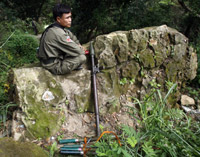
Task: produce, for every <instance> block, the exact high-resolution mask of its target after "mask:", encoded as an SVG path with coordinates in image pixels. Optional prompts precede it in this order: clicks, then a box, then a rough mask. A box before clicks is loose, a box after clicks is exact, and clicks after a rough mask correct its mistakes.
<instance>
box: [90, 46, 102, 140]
mask: <svg viewBox="0 0 200 157" xmlns="http://www.w3.org/2000/svg"><path fill="white" fill-rule="evenodd" d="M90 55H91V60H92V82H93V90H94V103H95V106H94V107H95V116H96V127H97V130H96V134H97V137H99V136H100V128H99V106H98V95H97V84H96V73H97V72H99V68H98V67H97V66H96V65H95V63H94V56H95V54H94V48H93V42H91V43H90Z"/></svg>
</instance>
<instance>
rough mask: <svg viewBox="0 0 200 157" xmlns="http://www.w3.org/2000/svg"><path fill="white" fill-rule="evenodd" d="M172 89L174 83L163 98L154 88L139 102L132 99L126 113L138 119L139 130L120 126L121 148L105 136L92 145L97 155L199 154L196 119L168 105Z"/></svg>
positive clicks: (115, 156) (199, 144)
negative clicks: (95, 148)
mask: <svg viewBox="0 0 200 157" xmlns="http://www.w3.org/2000/svg"><path fill="white" fill-rule="evenodd" d="M175 88H176V84H174V85H173V86H172V87H171V88H170V89H169V92H168V93H167V94H166V96H164V97H162V96H161V92H160V90H159V89H157V90H152V92H151V93H150V94H149V95H146V96H145V97H144V99H143V100H142V101H139V100H138V99H135V98H133V100H134V103H133V107H129V113H130V115H132V116H133V117H135V119H136V120H137V123H138V124H139V125H138V126H139V127H138V129H134V128H132V127H128V126H125V125H124V126H122V128H121V132H122V134H121V135H120V139H121V143H122V146H121V147H120V146H119V144H118V143H117V141H115V140H112V139H111V138H110V136H108V135H106V136H105V137H104V139H103V140H101V141H100V142H97V143H96V144H95V146H96V147H98V148H97V150H96V153H97V154H98V156H113V157H118V156H119V157H120V156H125V157H129V156H130V157H133V156H141V157H142V156H151V157H152V156H155V157H156V156H158V157H160V156H163V157H165V156H173V157H176V156H199V155H200V151H199V148H200V139H199V138H198V137H199V135H200V132H199V130H200V126H199V124H198V122H196V121H194V120H192V119H191V118H190V117H188V116H187V115H186V114H185V113H184V112H183V111H182V110H180V109H176V108H170V107H169V106H168V105H167V98H168V96H170V94H173V92H175V90H176V89H175ZM136 105H138V106H139V107H136ZM135 115H138V116H135Z"/></svg>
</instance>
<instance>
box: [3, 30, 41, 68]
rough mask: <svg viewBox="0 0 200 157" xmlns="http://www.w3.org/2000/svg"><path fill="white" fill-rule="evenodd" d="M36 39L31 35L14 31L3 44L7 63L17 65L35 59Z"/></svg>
mask: <svg viewBox="0 0 200 157" xmlns="http://www.w3.org/2000/svg"><path fill="white" fill-rule="evenodd" d="M37 47H38V40H37V39H36V38H34V37H33V36H31V35H28V34H22V33H20V32H16V33H15V34H14V35H13V36H12V37H11V38H10V40H9V41H8V43H7V44H6V45H5V51H6V53H7V55H8V60H9V65H11V66H18V65H20V66H21V65H23V64H25V63H33V62H34V61H36V60H37V58H36V48H37Z"/></svg>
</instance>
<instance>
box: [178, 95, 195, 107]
mask: <svg viewBox="0 0 200 157" xmlns="http://www.w3.org/2000/svg"><path fill="white" fill-rule="evenodd" d="M181 105H186V106H187V105H195V101H194V99H193V98H191V97H189V96H187V95H181Z"/></svg>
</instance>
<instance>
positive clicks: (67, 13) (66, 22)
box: [38, 4, 86, 75]
mask: <svg viewBox="0 0 200 157" xmlns="http://www.w3.org/2000/svg"><path fill="white" fill-rule="evenodd" d="M71 16H72V14H71V8H70V7H69V6H67V5H64V4H57V5H56V6H55V7H54V8H53V17H54V20H55V21H56V22H55V23H54V24H51V25H50V26H49V27H47V28H46V30H45V31H44V32H43V34H42V37H41V39H40V47H39V51H38V58H39V59H40V62H41V65H42V66H43V67H44V68H45V69H47V70H49V71H50V72H51V73H53V74H56V75H62V74H67V73H70V72H71V71H72V70H76V69H77V70H78V69H81V65H82V64H83V63H85V61H86V57H85V52H84V50H83V48H82V46H81V45H80V43H79V41H78V40H77V38H76V37H75V36H74V35H73V34H72V33H71V32H70V31H69V30H68V29H66V28H70V27H71V22H72V17H71Z"/></svg>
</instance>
